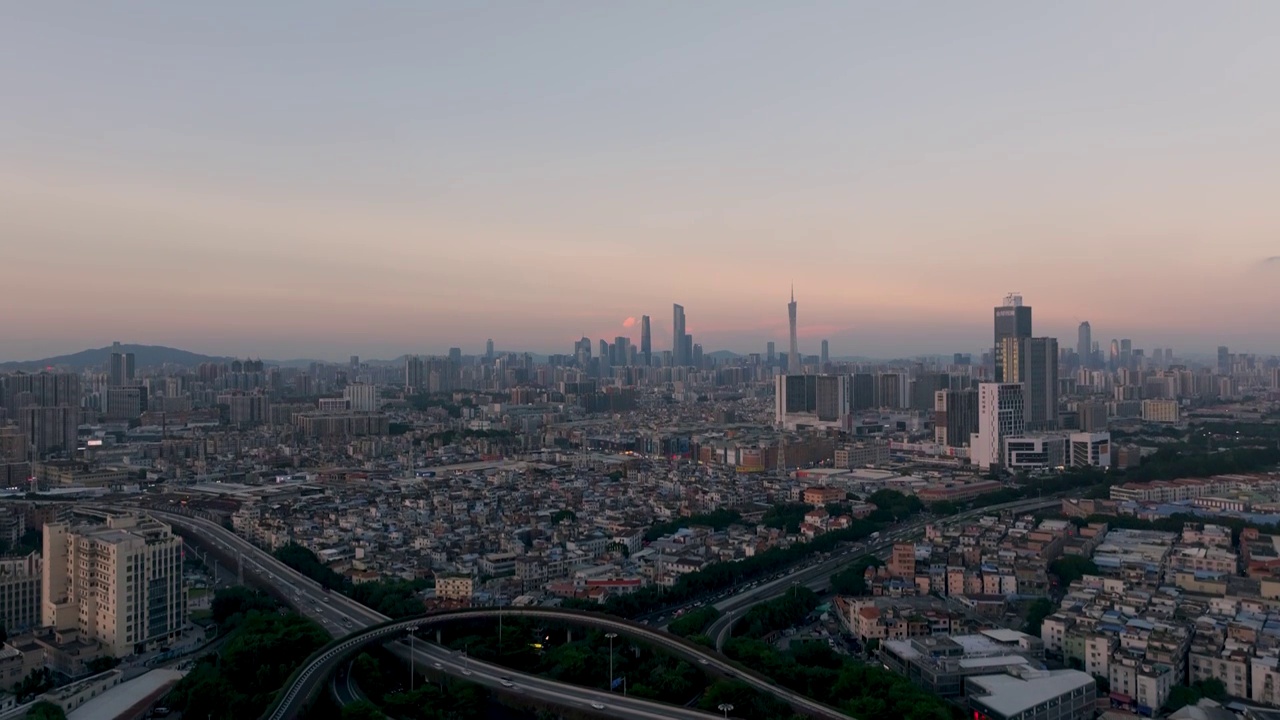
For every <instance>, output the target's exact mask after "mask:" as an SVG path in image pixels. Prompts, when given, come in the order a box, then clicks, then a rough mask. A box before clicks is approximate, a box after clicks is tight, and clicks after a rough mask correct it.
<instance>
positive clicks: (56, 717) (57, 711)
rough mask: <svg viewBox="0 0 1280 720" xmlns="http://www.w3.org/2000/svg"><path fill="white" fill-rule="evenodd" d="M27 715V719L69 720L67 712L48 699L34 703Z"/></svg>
mask: <svg viewBox="0 0 1280 720" xmlns="http://www.w3.org/2000/svg"><path fill="white" fill-rule="evenodd" d="M25 717H26V718H27V720H67V714H66V713H65V712H63V711H62V708H60V707H58V706H57V705H54V704H53V703H51V702H49V701H48V700H41V701H40V702H38V703H36V704H35V705H32V706H31V709H30V710H28V711H27V714H26V715H25Z"/></svg>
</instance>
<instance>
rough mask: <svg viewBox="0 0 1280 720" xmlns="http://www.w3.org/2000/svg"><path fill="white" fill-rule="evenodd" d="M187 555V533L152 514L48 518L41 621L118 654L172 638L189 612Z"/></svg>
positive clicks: (42, 580)
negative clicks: (86, 520)
mask: <svg viewBox="0 0 1280 720" xmlns="http://www.w3.org/2000/svg"><path fill="white" fill-rule="evenodd" d="M182 558H183V544H182V538H180V537H178V536H177V535H174V534H173V531H172V529H171V528H170V527H169V526H168V525H166V524H164V523H161V522H159V521H156V520H153V519H151V518H149V517H146V516H139V515H134V514H124V515H111V516H108V517H107V518H106V522H105V523H104V524H102V525H71V524H70V523H52V524H48V525H45V526H44V567H43V572H42V578H41V595H42V612H41V616H42V617H41V624H42V625H44V626H46V627H52V628H54V629H55V630H58V631H63V630H77V631H78V632H79V634H80V635H81V636H82V637H84V638H87V639H91V640H96V641H97V642H99V643H101V644H102V645H103V646H105V647H106V648H107V650H108V651H110V652H111V653H112V654H113V655H116V656H117V657H120V656H126V655H131V654H134V653H138V652H143V651H145V650H147V649H148V648H153V647H157V646H160V645H164V644H167V643H169V642H171V641H173V640H174V639H176V638H177V637H178V635H179V633H180V632H181V631H182V626H183V624H184V623H185V622H186V618H187V590H186V586H185V585H184V583H183V579H182Z"/></svg>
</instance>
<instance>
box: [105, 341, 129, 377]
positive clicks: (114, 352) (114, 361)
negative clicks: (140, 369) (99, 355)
mask: <svg viewBox="0 0 1280 720" xmlns="http://www.w3.org/2000/svg"><path fill="white" fill-rule="evenodd" d="M133 379H134V374H133V353H127V352H124V351H123V350H121V348H120V343H118V342H117V343H114V344H113V345H112V346H111V362H110V365H108V367H107V385H108V386H109V387H124V386H126V385H132V384H133Z"/></svg>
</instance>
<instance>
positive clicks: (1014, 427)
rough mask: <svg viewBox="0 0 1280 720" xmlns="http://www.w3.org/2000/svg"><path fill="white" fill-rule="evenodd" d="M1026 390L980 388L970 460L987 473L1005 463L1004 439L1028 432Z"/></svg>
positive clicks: (1011, 386)
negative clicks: (991, 468) (993, 466)
mask: <svg viewBox="0 0 1280 720" xmlns="http://www.w3.org/2000/svg"><path fill="white" fill-rule="evenodd" d="M1026 403H1027V401H1026V389H1025V387H1024V386H1023V385H1022V384H1021V383H982V384H981V385H979V386H978V432H976V433H974V434H973V437H972V439H971V440H970V455H969V456H970V458H971V459H972V461H973V464H974V465H977V466H978V467H980V468H982V469H983V470H986V469H988V468H990V467H991V466H992V465H1000V464H1001V463H1002V462H1003V460H1004V441H1005V438H1009V437H1018V436H1021V435H1022V434H1023V433H1024V432H1025V431H1026V415H1025V411H1026Z"/></svg>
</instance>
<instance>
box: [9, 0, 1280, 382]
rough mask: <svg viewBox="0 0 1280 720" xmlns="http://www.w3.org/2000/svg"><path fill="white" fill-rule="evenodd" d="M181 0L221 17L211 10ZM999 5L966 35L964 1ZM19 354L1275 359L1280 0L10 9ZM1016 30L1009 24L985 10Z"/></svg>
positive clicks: (974, 20) (1279, 340)
mask: <svg viewBox="0 0 1280 720" xmlns="http://www.w3.org/2000/svg"><path fill="white" fill-rule="evenodd" d="M196 8H198V10H197V9H196ZM979 10H980V12H979ZM4 16H5V17H4V22H0V48H3V52H4V55H5V58H6V59H7V60H8V62H6V63H4V64H3V66H2V67H0V80H2V81H3V84H4V86H5V87H6V88H7V90H8V92H7V95H8V97H9V100H10V103H9V107H10V110H11V111H10V112H8V113H5V114H4V115H3V116H2V117H0V137H3V138H4V139H3V140H2V141H0V153H2V155H0V157H2V158H3V163H0V237H3V238H4V248H5V252H4V258H5V264H6V266H8V267H11V268H22V271H20V272H12V273H9V274H8V275H7V288H6V289H7V290H8V292H9V294H10V297H11V298H18V299H20V300H18V301H13V300H11V302H10V303H9V307H10V309H11V310H12V309H14V308H18V309H19V311H18V312H5V313H3V315H2V316H0V336H3V337H4V342H3V344H2V345H0V360H26V359H34V358H39V357H44V356H48V355H54V354H59V353H65V352H73V351H76V350H80V349H83V348H85V347H101V346H104V345H106V344H108V343H109V342H110V341H112V340H116V339H126V340H129V341H136V342H140V343H154V344H163V345H170V346H175V347H182V348H185V349H190V350H194V351H199V352H206V353H216V354H241V355H248V354H253V355H255V356H261V357H275V358H292V357H317V358H323V359H340V358H342V357H345V355H346V354H347V353H359V354H361V355H363V356H365V357H384V358H394V357H397V356H399V355H401V354H404V353H443V352H445V351H446V350H447V349H448V348H449V347H453V346H459V347H462V348H463V349H464V350H465V351H466V352H468V353H476V352H480V351H481V350H482V348H483V346H484V342H485V340H486V339H487V338H494V339H495V341H496V342H497V344H498V346H499V348H500V349H504V350H513V351H514V350H529V351H534V352H541V353H549V352H569V351H570V348H571V347H572V343H573V341H574V340H575V339H577V338H578V337H581V336H587V337H592V338H597V337H605V338H613V337H615V336H618V335H629V336H630V337H631V338H632V339H633V340H635V339H638V333H637V330H636V328H635V327H634V322H633V323H632V325H631V326H628V325H627V319H628V318H635V319H638V318H639V317H640V316H642V315H650V316H652V317H653V334H654V337H655V348H662V349H667V348H668V345H667V343H669V338H670V337H671V335H670V333H671V329H670V326H669V324H668V323H669V322H670V307H671V304H672V303H673V302H678V303H681V304H683V305H684V306H685V307H686V308H687V310H688V330H689V331H690V332H691V333H693V334H695V335H696V336H697V337H698V338H699V342H700V343H701V344H702V345H703V346H704V347H705V348H706V350H707V351H712V350H720V349H727V350H734V351H737V352H743V353H745V352H761V351H762V350H763V347H764V344H765V343H766V342H768V341H776V342H779V343H782V342H784V341H785V339H786V332H787V316H786V312H785V304H786V302H787V299H788V288H789V285H790V284H791V283H792V282H794V283H795V287H796V296H797V300H798V302H799V307H800V310H799V329H798V332H799V335H800V340H801V344H802V350H803V351H804V352H806V353H816V352H817V343H818V342H819V340H820V339H823V338H829V339H830V343H831V352H832V354H833V355H839V356H854V355H858V356H871V357H899V356H906V355H913V354H921V353H950V352H953V351H965V352H978V351H980V350H982V349H984V348H987V347H989V342H988V341H989V338H988V335H989V332H990V330H989V324H990V312H991V307H992V306H993V305H995V304H997V303H998V301H999V299H1000V298H1001V297H1002V296H1003V295H1005V294H1006V293H1008V292H1014V291H1017V292H1021V293H1022V294H1023V295H1024V296H1025V297H1026V299H1027V302H1028V303H1029V304H1031V305H1033V306H1034V307H1035V308H1036V321H1037V331H1038V332H1043V333H1044V334H1046V335H1050V336H1056V337H1062V338H1070V337H1072V336H1073V335H1074V332H1075V328H1076V325H1077V324H1078V323H1079V322H1080V321H1082V320H1089V321H1090V322H1091V323H1092V324H1093V327H1094V332H1095V337H1097V338H1100V339H1103V340H1104V341H1105V340H1107V339H1109V338H1112V337H1133V338H1134V339H1135V340H1136V341H1138V342H1140V343H1142V344H1143V345H1144V346H1147V347H1153V346H1154V347H1160V346H1174V347H1177V348H1178V349H1179V351H1181V352H1186V353H1212V352H1213V348H1214V347H1216V346H1217V345H1219V344H1226V345H1230V346H1231V347H1232V348H1239V349H1240V350H1243V351H1252V352H1275V351H1277V350H1280V332H1277V331H1278V330H1280V323H1278V322H1277V320H1276V319H1275V315H1274V311H1273V308H1274V307H1275V305H1276V302H1277V301H1280V262H1277V257H1276V256H1277V255H1278V254H1280V232H1277V231H1278V230H1280V206H1278V205H1277V204H1276V203H1275V202H1274V200H1273V198H1271V197H1270V196H1271V195H1272V194H1273V188H1274V187H1275V186H1276V183H1277V181H1278V180H1280V170H1277V168H1280V141H1277V139H1276V135H1275V133H1274V128H1275V127H1276V123H1277V120H1278V119H1280V117H1278V115H1280V104H1277V101H1276V100H1275V97H1274V93H1270V92H1268V91H1267V89H1269V88H1273V87H1276V86H1277V84H1278V83H1280V47H1277V46H1276V44H1275V43H1274V41H1273V37H1272V36H1273V33H1272V29H1273V28H1274V27H1275V26H1276V22H1277V21H1280V8H1277V7H1276V6H1274V5H1269V4H1261V3H1254V4H1250V5H1241V6H1237V7H1236V8H1235V12H1225V11H1224V10H1223V8H1221V7H1219V6H1214V5H1211V4H1205V3H1160V4H1156V3H1125V4H1115V3H1102V2H1084V3H1073V4H1070V5H1063V6H1057V7H1049V6H1044V5H1041V4H1024V3H1013V2H986V3H980V4H978V5H977V6H975V5H973V4H964V5H947V4H932V5H920V4H916V3H892V4H887V5H879V6H873V5H870V4H862V5H850V4H843V3H817V4H810V5H806V6H804V7H792V6H789V5H788V6H786V7H783V6H780V5H777V4H775V3H762V2H755V3H742V2H734V3H728V2H707V3H699V4H696V5H682V6H679V7H677V6H674V5H663V4H657V5H655V4H644V3H633V4H607V5H601V4H597V3H583V2H568V3H558V4H553V5H541V4H540V5H536V6H534V5H529V6H526V5H520V4H508V5H495V6H490V7H485V8H459V7H451V6H447V5H432V6H419V7H405V6H391V5H372V6H371V5H364V4H362V5H360V6H351V5H347V4H343V3H332V2H306V3H302V2H297V1H289V2H285V1H282V2H275V3H269V4H265V5H264V4H261V3H247V2H241V1H237V2H226V3H218V4H213V5H198V6H192V5H172V4H166V3H150V4H148V7H147V9H146V12H139V13H136V14H135V13H122V12H119V10H118V9H117V8H114V7H110V6H107V5H100V4H89V5H76V6H75V11H74V12H69V11H68V7H67V6H66V5H63V4H60V3H36V4H25V5H18V6H13V7H10V8H7V9H6V10H5V11H4ZM993 17H998V18H999V19H1000V20H999V22H992V21H991V18H993Z"/></svg>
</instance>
